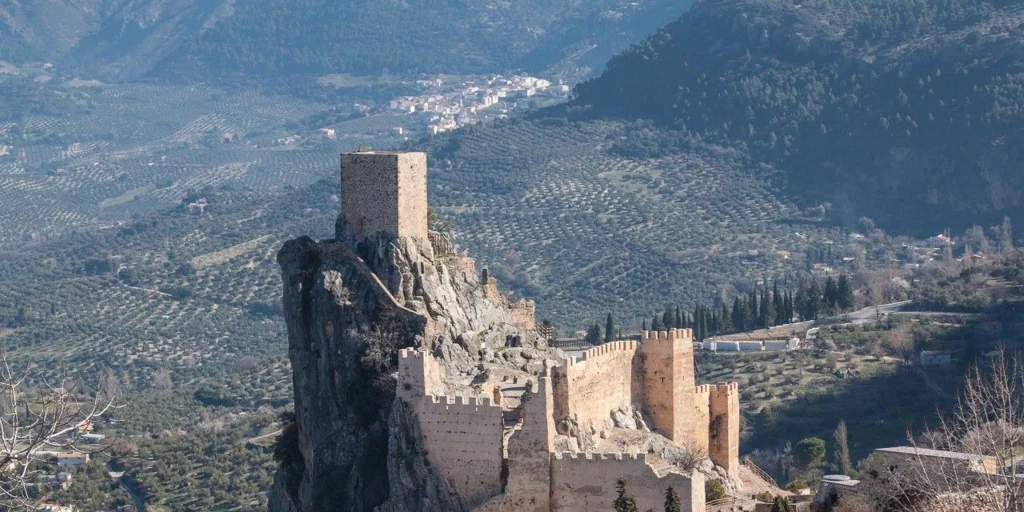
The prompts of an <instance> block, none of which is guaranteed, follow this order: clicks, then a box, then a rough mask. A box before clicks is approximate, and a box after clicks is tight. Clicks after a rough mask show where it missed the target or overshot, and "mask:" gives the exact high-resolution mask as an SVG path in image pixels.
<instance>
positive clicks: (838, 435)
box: [832, 420, 853, 475]
mask: <svg viewBox="0 0 1024 512" xmlns="http://www.w3.org/2000/svg"><path fill="white" fill-rule="evenodd" d="M832 439H834V440H835V442H836V445H835V452H834V453H833V457H834V458H835V465H836V470H837V471H839V474H842V475H849V474H850V470H851V469H853V466H852V465H851V464H850V445H849V439H848V438H847V432H846V421H845V420H839V424H838V425H836V430H835V431H834V432H832Z"/></svg>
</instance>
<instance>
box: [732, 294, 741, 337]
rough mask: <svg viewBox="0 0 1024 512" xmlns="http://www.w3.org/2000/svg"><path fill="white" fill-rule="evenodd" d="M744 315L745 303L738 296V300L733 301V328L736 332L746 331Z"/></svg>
mask: <svg viewBox="0 0 1024 512" xmlns="http://www.w3.org/2000/svg"><path fill="white" fill-rule="evenodd" d="M743 314H744V313H743V302H741V301H740V297H739V295H737V296H736V299H735V300H733V301H732V328H733V330H734V331H737V332H742V331H743V330H744V325H743Z"/></svg>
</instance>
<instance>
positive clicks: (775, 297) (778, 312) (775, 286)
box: [772, 281, 786, 325]
mask: <svg viewBox="0 0 1024 512" xmlns="http://www.w3.org/2000/svg"><path fill="white" fill-rule="evenodd" d="M772 304H773V305H774V306H775V318H774V319H773V320H774V321H775V325H779V324H782V323H784V322H782V321H781V320H782V319H784V318H785V316H786V315H785V311H786V310H785V308H784V307H783V304H782V295H781V294H780V293H779V282H778V281H775V282H774V283H772Z"/></svg>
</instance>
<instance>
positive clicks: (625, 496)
mask: <svg viewBox="0 0 1024 512" xmlns="http://www.w3.org/2000/svg"><path fill="white" fill-rule="evenodd" d="M615 492H616V496H615V502H614V503H612V505H613V506H614V507H615V512H640V511H639V509H638V508H637V506H636V498H634V497H633V495H632V494H630V493H629V491H627V490H626V482H625V481H624V480H622V479H619V480H618V481H616V482H615Z"/></svg>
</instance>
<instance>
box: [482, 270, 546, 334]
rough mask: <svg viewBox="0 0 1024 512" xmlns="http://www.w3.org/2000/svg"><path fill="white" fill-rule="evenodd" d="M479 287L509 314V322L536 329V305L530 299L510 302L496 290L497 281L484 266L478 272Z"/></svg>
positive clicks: (485, 295)
mask: <svg viewBox="0 0 1024 512" xmlns="http://www.w3.org/2000/svg"><path fill="white" fill-rule="evenodd" d="M480 289H481V291H482V292H483V294H484V297H487V298H488V299H490V300H491V301H492V302H494V303H495V304H500V305H501V306H503V307H504V308H505V309H506V310H508V314H509V322H510V323H512V324H515V325H518V326H520V327H522V328H524V329H529V330H531V331H532V330H535V329H537V320H536V316H535V313H536V306H535V305H534V303H533V301H532V300H520V301H517V302H510V301H509V300H508V299H506V298H505V296H504V295H502V294H501V292H499V291H498V281H497V280H496V279H494V277H492V276H491V275H490V273H489V272H488V270H487V269H486V268H485V269H483V270H482V271H481V272H480Z"/></svg>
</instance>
